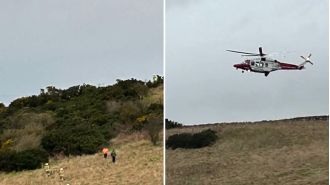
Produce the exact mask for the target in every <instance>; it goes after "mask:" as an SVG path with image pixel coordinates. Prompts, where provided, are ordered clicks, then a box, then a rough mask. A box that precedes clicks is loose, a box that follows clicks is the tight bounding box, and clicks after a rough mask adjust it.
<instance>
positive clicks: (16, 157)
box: [0, 149, 48, 172]
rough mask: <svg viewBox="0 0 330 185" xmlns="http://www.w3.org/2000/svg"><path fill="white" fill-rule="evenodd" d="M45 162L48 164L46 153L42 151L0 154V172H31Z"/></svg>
mask: <svg viewBox="0 0 330 185" xmlns="http://www.w3.org/2000/svg"><path fill="white" fill-rule="evenodd" d="M45 162H48V153H47V152H46V151H45V150H42V149H31V150H25V151H21V152H16V151H10V150H6V151H2V152H0V171H6V172H9V171H21V170H33V169H37V168H40V167H41V164H42V163H45Z"/></svg>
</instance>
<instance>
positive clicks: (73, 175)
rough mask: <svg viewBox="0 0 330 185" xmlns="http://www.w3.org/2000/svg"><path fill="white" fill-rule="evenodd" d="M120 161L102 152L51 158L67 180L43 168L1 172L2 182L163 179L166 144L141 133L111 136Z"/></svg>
mask: <svg viewBox="0 0 330 185" xmlns="http://www.w3.org/2000/svg"><path fill="white" fill-rule="evenodd" d="M112 143H113V145H114V146H115V147H116V149H117V154H118V156H117V162H116V164H113V163H112V162H111V159H110V158H109V159H107V160H105V159H104V158H103V155H102V154H101V153H97V154H94V155H83V156H76V157H65V158H63V159H59V160H54V159H51V160H50V166H51V168H53V169H59V168H64V175H65V180H64V181H61V180H60V178H59V175H58V174H54V175H52V176H50V177H47V176H46V174H45V172H44V170H43V169H37V170H32V171H23V172H11V173H7V174H6V173H0V184H1V185H12V184H13V185H14V184H15V185H37V184H42V185H66V184H70V185H104V184H116V185H126V184H150V185H157V184H158V185H160V184H162V183H163V148H162V145H161V144H160V145H158V146H153V145H152V144H151V143H150V141H148V140H147V138H146V136H143V135H141V134H132V135H129V136H127V135H119V136H118V137H116V138H115V139H113V140H112Z"/></svg>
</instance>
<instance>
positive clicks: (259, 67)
mask: <svg viewBox="0 0 330 185" xmlns="http://www.w3.org/2000/svg"><path fill="white" fill-rule="evenodd" d="M226 51H228V52H233V53H240V54H243V55H242V56H247V57H251V56H252V57H253V56H257V58H251V59H245V60H244V62H242V63H240V64H234V66H233V67H235V68H236V69H242V73H244V71H252V72H256V73H264V74H265V76H268V75H269V73H270V72H273V71H277V70H302V69H305V64H306V63H310V64H312V65H313V63H312V62H311V61H310V57H311V56H312V54H309V55H308V56H307V57H304V56H300V57H301V58H302V59H304V62H303V63H301V64H299V65H295V64H288V63H284V62H279V61H277V60H275V59H271V58H269V57H266V56H267V54H266V53H263V52H262V47H259V53H250V52H243V51H235V50H226Z"/></svg>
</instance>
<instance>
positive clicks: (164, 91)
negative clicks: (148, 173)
mask: <svg viewBox="0 0 330 185" xmlns="http://www.w3.org/2000/svg"><path fill="white" fill-rule="evenodd" d="M165 11H166V0H163V77H164V80H163V185H166V122H165V118H166V65H165V63H166V55H165V52H166V49H165V46H166V39H165V38H166V37H165V33H166V31H165V26H166V24H165V20H166V13H165Z"/></svg>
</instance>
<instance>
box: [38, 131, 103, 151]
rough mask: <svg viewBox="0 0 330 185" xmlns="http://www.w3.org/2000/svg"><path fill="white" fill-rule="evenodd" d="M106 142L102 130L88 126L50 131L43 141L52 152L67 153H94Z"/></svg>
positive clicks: (44, 145) (45, 146)
mask: <svg viewBox="0 0 330 185" xmlns="http://www.w3.org/2000/svg"><path fill="white" fill-rule="evenodd" d="M104 143H106V140H105V138H104V135H103V134H102V132H101V131H100V130H98V129H94V128H88V127H86V126H81V127H77V128H73V129H59V130H54V131H50V132H49V133H48V134H47V135H46V136H45V137H44V138H43V139H42V142H41V144H42V146H43V148H45V149H46V150H47V151H48V152H49V153H50V154H56V153H60V152H64V154H66V155H69V154H72V155H81V154H93V153H95V152H97V150H98V148H99V146H101V145H102V144H104Z"/></svg>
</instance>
